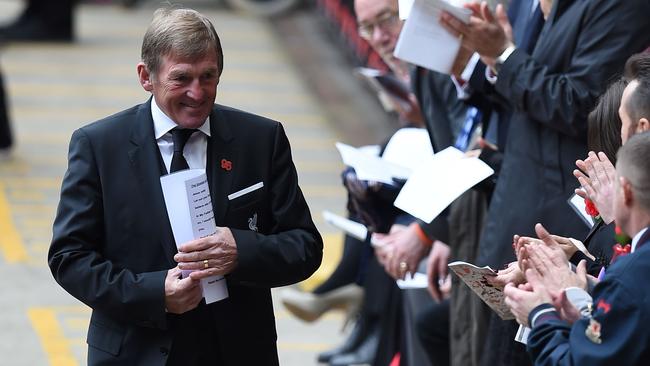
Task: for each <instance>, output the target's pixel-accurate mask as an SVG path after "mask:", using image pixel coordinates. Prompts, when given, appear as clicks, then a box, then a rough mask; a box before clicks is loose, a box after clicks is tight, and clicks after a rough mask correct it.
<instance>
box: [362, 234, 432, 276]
mask: <svg viewBox="0 0 650 366" xmlns="http://www.w3.org/2000/svg"><path fill="white" fill-rule="evenodd" d="M413 225H417V224H411V225H410V226H408V227H406V228H403V229H401V230H397V231H394V230H391V233H390V234H377V233H375V234H372V239H373V241H374V242H375V243H377V244H378V245H379V246H380V249H378V251H381V253H378V257H379V258H380V261H381V262H382V264H383V265H384V269H385V270H386V272H387V273H388V274H389V275H391V277H393V278H395V279H404V277H405V276H406V273H408V272H411V273H413V272H415V271H416V270H417V267H418V264H419V263H420V260H422V258H424V256H425V255H426V254H427V252H428V250H429V248H428V246H426V245H425V244H424V243H422V241H420V238H419V236H418V234H417V231H416V230H417V228H415V227H414V226H413Z"/></svg>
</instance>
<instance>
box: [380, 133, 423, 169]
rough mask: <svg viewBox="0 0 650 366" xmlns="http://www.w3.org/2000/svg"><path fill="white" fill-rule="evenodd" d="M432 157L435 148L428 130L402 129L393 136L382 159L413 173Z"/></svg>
mask: <svg viewBox="0 0 650 366" xmlns="http://www.w3.org/2000/svg"><path fill="white" fill-rule="evenodd" d="M432 156H433V148H432V147H431V139H430V138H429V132H427V130H426V129H424V128H400V129H399V130H397V132H395V133H394V134H393V136H391V138H390V140H389V141H388V144H386V148H385V149H384V153H383V154H382V156H381V158H382V159H383V160H385V161H388V162H389V163H393V164H395V165H400V166H403V167H404V168H406V169H408V170H409V171H411V172H413V171H415V170H417V169H418V168H419V167H420V166H422V164H424V163H425V162H426V161H428V160H431V157H432Z"/></svg>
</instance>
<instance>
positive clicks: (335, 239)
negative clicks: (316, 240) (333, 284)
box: [300, 233, 343, 291]
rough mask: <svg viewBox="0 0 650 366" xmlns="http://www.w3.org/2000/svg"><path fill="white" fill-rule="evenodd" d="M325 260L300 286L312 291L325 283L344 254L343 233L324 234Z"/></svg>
mask: <svg viewBox="0 0 650 366" xmlns="http://www.w3.org/2000/svg"><path fill="white" fill-rule="evenodd" d="M322 236H323V261H322V262H321V265H320V267H319V268H318V269H317V270H316V272H314V274H313V275H311V277H309V278H308V279H306V280H304V281H302V282H301V283H300V287H301V288H302V289H303V290H305V291H311V290H313V289H314V288H316V287H317V286H318V285H320V284H321V283H323V282H324V281H325V280H326V279H327V278H328V277H329V276H330V275H331V274H332V273H333V272H334V270H335V269H336V266H338V264H339V262H340V261H341V256H342V255H343V235H342V234H340V233H336V234H323V235H322Z"/></svg>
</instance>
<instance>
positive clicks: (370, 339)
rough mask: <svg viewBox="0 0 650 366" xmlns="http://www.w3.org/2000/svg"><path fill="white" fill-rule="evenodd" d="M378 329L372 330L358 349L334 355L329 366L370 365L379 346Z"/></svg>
mask: <svg viewBox="0 0 650 366" xmlns="http://www.w3.org/2000/svg"><path fill="white" fill-rule="evenodd" d="M379 333H380V332H379V327H377V326H375V327H373V330H372V331H371V332H370V333H369V334H368V336H367V337H365V339H363V341H362V342H361V344H359V347H357V348H356V349H354V350H352V351H351V352H348V353H342V354H339V355H336V356H334V357H332V358H331V359H330V361H329V362H330V366H351V365H370V364H372V363H373V361H374V360H375V355H376V354H377V347H378V346H379V337H380V334H379Z"/></svg>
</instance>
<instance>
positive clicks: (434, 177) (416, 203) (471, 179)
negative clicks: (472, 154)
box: [394, 147, 494, 222]
mask: <svg viewBox="0 0 650 366" xmlns="http://www.w3.org/2000/svg"><path fill="white" fill-rule="evenodd" d="M492 174H494V170H492V168H490V167H489V166H488V165H487V164H485V163H484V162H482V161H481V160H480V159H478V158H468V157H465V155H464V154H463V153H462V152H461V151H460V150H458V149H456V148H453V147H448V148H446V149H444V150H443V151H441V152H439V153H437V154H435V155H434V156H433V157H432V158H431V159H429V161H427V162H426V163H424V164H423V165H422V166H421V167H420V168H418V169H417V170H416V171H415V172H413V174H411V176H410V177H409V179H408V180H407V181H406V184H404V187H402V190H401V191H400V193H399V195H398V196H397V198H396V199H395V202H394V205H395V207H397V208H399V209H401V210H403V211H406V212H408V213H409V214H411V215H413V216H415V217H417V218H419V219H420V220H422V221H425V222H431V221H433V219H435V218H436V217H437V216H438V215H439V214H440V213H441V212H442V211H443V210H444V209H445V208H446V207H447V206H449V204H451V203H452V202H453V201H454V200H455V199H456V198H458V197H459V196H460V195H461V194H463V193H464V192H465V191H467V190H468V189H470V188H472V187H473V186H474V185H476V184H477V183H479V182H481V181H482V180H483V179H485V178H487V177H489V176H491V175H492Z"/></svg>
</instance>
